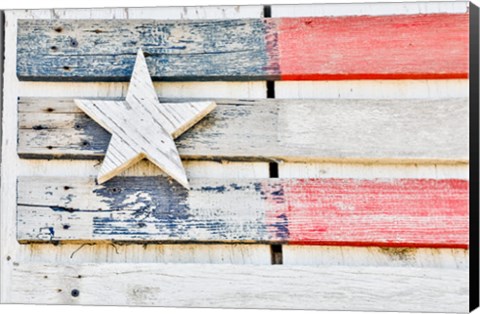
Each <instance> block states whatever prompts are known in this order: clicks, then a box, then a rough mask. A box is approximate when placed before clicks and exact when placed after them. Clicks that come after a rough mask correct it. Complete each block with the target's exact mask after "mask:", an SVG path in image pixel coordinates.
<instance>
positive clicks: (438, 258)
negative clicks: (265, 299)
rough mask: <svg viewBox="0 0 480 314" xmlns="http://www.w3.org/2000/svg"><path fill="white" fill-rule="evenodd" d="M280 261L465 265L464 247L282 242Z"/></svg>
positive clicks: (453, 266)
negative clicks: (358, 245)
mask: <svg viewBox="0 0 480 314" xmlns="http://www.w3.org/2000/svg"><path fill="white" fill-rule="evenodd" d="M282 252H283V254H282V257H283V264H284V265H310V266H335V265H338V266H386V267H407V268H408V267H426V268H428V267H434V268H444V269H448V268H454V269H465V270H468V269H469V254H468V253H469V251H468V250H467V249H432V248H409V247H399V248H396V247H351V246H323V245H322V246H314V245H308V246H305V245H283V246H282Z"/></svg>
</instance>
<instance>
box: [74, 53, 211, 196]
mask: <svg viewBox="0 0 480 314" xmlns="http://www.w3.org/2000/svg"><path fill="white" fill-rule="evenodd" d="M75 103H76V105H77V106H78V107H79V108H80V109H81V110H83V111H84V112H85V113H86V114H87V115H88V116H90V118H92V119H93V120H95V121H96V122H97V123H98V124H100V125H101V126H102V127H103V128H105V129H106V130H107V131H108V132H110V133H111V134H112V138H111V140H110V144H109V145H108V149H107V152H106V155H105V159H104V160H103V163H102V166H101V168H100V172H99V174H98V177H97V180H98V183H103V182H105V181H107V180H109V179H111V178H112V177H114V176H115V175H117V174H118V173H120V172H122V171H123V170H125V169H126V168H128V167H130V166H131V165H132V164H134V163H136V162H138V161H139V160H141V159H143V158H147V159H148V160H150V161H151V162H152V163H154V164H155V165H157V166H158V167H159V168H160V169H162V170H163V171H164V172H166V173H167V174H168V175H169V176H171V177H172V178H173V179H175V180H176V181H177V182H178V183H180V184H181V185H183V186H184V187H185V188H188V187H189V185H188V180H187V175H186V173H185V169H184V168H183V165H182V161H181V159H180V156H179V154H178V150H177V147H176V146H175V142H174V141H173V139H174V138H176V137H178V136H180V135H181V134H182V133H183V132H185V131H186V130H188V129H189V128H190V127H191V126H193V125H194V124H195V123H197V122H198V121H200V120H201V119H202V118H203V117H205V116H206V115H207V114H208V113H209V112H210V111H212V110H213V109H214V108H215V107H216V104H215V102H213V101H205V102H189V103H174V104H170V103H162V104H160V102H159V101H158V96H157V94H156V92H155V89H154V87H153V83H152V79H151V77H150V74H149V72H148V68H147V64H146V62H145V57H144V55H143V51H142V50H141V49H140V50H139V51H138V53H137V59H136V61H135V68H134V69H133V73H132V77H131V80H130V86H129V88H128V93H127V97H126V99H125V101H104V100H87V99H75Z"/></svg>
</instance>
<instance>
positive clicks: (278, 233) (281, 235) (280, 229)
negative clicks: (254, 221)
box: [270, 214, 290, 241]
mask: <svg viewBox="0 0 480 314" xmlns="http://www.w3.org/2000/svg"><path fill="white" fill-rule="evenodd" d="M276 218H277V221H276V222H275V223H273V224H270V227H273V228H274V230H275V237H276V238H277V239H281V240H284V241H287V240H288V238H289V236H290V231H289V230H288V217H287V215H286V214H280V215H278V216H277V217H276Z"/></svg>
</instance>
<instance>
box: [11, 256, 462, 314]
mask: <svg viewBox="0 0 480 314" xmlns="http://www.w3.org/2000/svg"><path fill="white" fill-rule="evenodd" d="M13 278H14V284H13V285H12V286H11V287H10V289H11V290H12V302H14V303H16V302H21V303H42V304H57V303H62V304H92V305H93V304H95V305H111V304H115V305H147V306H148V305H149V306H153V305H155V306H187V307H210V306H212V304H215V306H218V307H228V308H273V309H286V308H288V309H318V310H350V311H352V310H353V311H388V310H391V309H395V311H421V312H443V313H445V312H466V311H467V309H468V271H466V270H459V269H439V268H402V267H341V266H336V267H335V266H330V267H329V266H325V267H311V266H310V267H309V266H283V265H276V266H260V265H259V266H254V265H248V266H246V265H178V264H177V265H175V264H163V265H158V264H156V265H152V264H130V265H128V264H110V265H107V264H84V265H75V266H69V265H42V264H25V265H22V264H20V265H17V266H15V267H14V268H13ZM319 278H321V280H319ZM73 289H77V290H78V291H79V292H80V293H79V295H78V296H77V297H72V295H71V291H72V290H73ZM312 296H314V297H312ZM291 298H294V299H295V302H292V301H291Z"/></svg>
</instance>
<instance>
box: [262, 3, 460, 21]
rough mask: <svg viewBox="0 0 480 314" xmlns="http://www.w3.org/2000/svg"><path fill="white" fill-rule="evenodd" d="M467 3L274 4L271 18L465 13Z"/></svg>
mask: <svg viewBox="0 0 480 314" xmlns="http://www.w3.org/2000/svg"><path fill="white" fill-rule="evenodd" d="M468 4H469V3H468V2H467V1H415V2H407V1H404V2H369V3H368V4H365V3H362V2H357V3H355V2H350V3H312V4H274V5H272V6H271V10H272V17H303V16H351V15H404V14H432V13H467V12H468Z"/></svg>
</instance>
